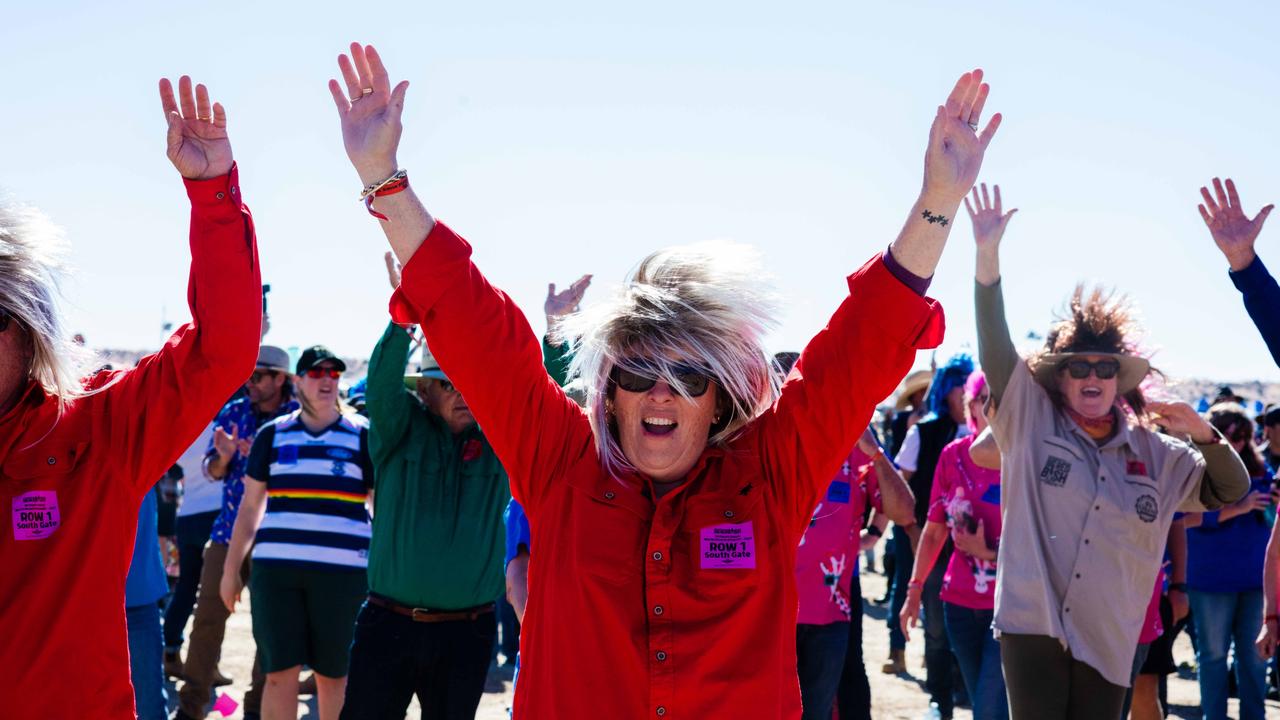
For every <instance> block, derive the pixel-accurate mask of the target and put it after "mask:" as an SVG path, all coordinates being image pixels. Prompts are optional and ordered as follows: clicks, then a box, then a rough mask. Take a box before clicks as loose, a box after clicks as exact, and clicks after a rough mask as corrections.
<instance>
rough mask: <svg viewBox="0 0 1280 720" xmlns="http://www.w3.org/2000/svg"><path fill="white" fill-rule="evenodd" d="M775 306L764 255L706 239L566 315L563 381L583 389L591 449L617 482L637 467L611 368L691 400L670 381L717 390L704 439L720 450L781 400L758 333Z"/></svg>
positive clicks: (670, 251) (644, 267)
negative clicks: (696, 377)
mask: <svg viewBox="0 0 1280 720" xmlns="http://www.w3.org/2000/svg"><path fill="white" fill-rule="evenodd" d="M776 307H777V299H776V295H775V293H774V290H773V286H772V283H771V282H770V281H769V279H768V278H767V277H766V276H765V274H764V273H763V271H762V268H761V264H760V256H759V254H758V253H757V252H756V251H755V250H754V249H753V248H750V247H748V246H745V245H740V244H736V243H731V242H726V241H710V242H703V243H698V244H694V245H686V246H677V247H670V248H666V249H663V250H659V251H657V252H655V253H653V254H652V255H650V256H648V257H647V258H645V259H644V260H643V261H642V262H641V263H640V265H639V266H638V267H637V268H636V270H635V271H634V272H633V273H632V274H631V276H630V277H629V278H628V279H627V281H626V283H625V284H624V285H623V286H622V287H621V288H619V289H618V290H617V291H616V292H615V293H614V295H613V297H612V298H610V299H609V300H607V301H605V302H602V303H599V304H596V305H594V306H592V307H589V308H587V309H586V310H584V311H583V312H581V313H577V314H575V315H572V316H569V317H567V318H565V320H564V322H563V323H561V324H560V326H559V327H558V329H557V330H556V334H557V336H558V337H559V338H560V339H562V340H567V341H569V342H571V343H572V345H573V362H572V364H571V365H570V368H569V376H570V377H572V378H577V379H578V381H579V382H581V383H582V384H583V385H584V386H585V388H586V391H587V398H586V409H587V415H588V417H589V418H590V421H591V427H592V430H593V431H594V433H595V440H596V449H597V451H598V452H599V455H600V459H601V461H602V463H603V464H604V466H605V468H606V470H607V471H608V472H610V473H611V474H613V475H614V476H615V477H617V476H619V475H621V474H622V473H625V472H628V471H630V470H633V469H634V466H633V465H632V464H631V463H630V461H628V460H627V458H626V457H625V455H624V454H623V452H622V448H621V446H620V445H619V444H618V439H617V434H616V427H615V423H614V419H613V417H612V415H611V405H612V403H611V398H612V394H613V390H614V387H613V384H612V381H611V380H610V376H611V373H612V371H613V369H614V368H615V367H616V368H620V369H625V370H628V371H631V372H635V373H638V374H640V375H643V376H646V377H655V376H656V378H657V379H660V380H662V381H664V382H666V383H667V384H668V385H669V386H670V387H671V388H672V390H673V391H674V392H676V393H678V394H680V395H681V396H682V397H684V398H685V399H686V400H692V398H691V397H690V396H689V395H688V393H687V391H686V390H685V388H684V386H683V385H682V384H681V383H679V382H676V378H675V374H676V373H677V372H681V370H682V368H685V367H692V368H697V369H698V371H699V372H703V373H706V374H707V375H708V376H710V377H711V378H712V379H713V380H714V381H715V383H716V384H717V385H718V386H719V388H720V390H721V393H722V394H721V396H720V402H722V403H723V410H724V412H723V413H722V416H721V418H720V420H719V421H718V422H716V423H714V424H713V425H712V427H711V436H710V437H709V438H708V441H709V443H710V444H711V445H717V446H723V445H724V444H726V443H728V442H729V441H730V440H732V439H733V438H734V437H735V436H737V434H738V433H739V432H740V431H741V430H742V428H743V427H745V426H746V425H747V423H749V422H750V421H751V420H753V419H754V418H756V417H757V416H759V415H760V414H761V413H763V412H764V411H765V410H767V409H768V408H769V407H770V406H772V405H773V402H774V400H776V399H777V397H778V384H779V383H778V379H777V378H776V377H775V376H774V373H772V372H771V364H770V359H769V356H768V355H767V354H766V353H765V349H764V342H763V340H764V335H765V333H766V332H767V331H768V330H769V329H770V328H772V327H774V326H775V325H776V319H775V314H776Z"/></svg>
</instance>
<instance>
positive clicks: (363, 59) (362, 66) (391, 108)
mask: <svg viewBox="0 0 1280 720" xmlns="http://www.w3.org/2000/svg"><path fill="white" fill-rule="evenodd" d="M338 69H339V70H341V71H342V83H339V82H338V81H337V80H330V81H329V94H331V95H333V102H334V105H336V106H337V107H338V118H339V119H340V120H341V122H342V144H343V146H344V147H345V148H346V150H347V157H348V158H350V160H351V164H352V165H354V166H355V168H356V172H358V173H359V174H360V179H361V181H363V182H364V183H365V184H366V185H368V184H371V183H375V182H378V181H381V180H385V179H386V178H388V177H390V176H391V175H392V174H393V173H395V172H396V169H397V168H398V167H399V165H398V164H397V162H396V150H397V149H398V148H399V146H400V135H401V134H402V133H403V132H404V125H403V124H402V123H401V120H400V116H401V115H402V114H403V113H404V96H405V93H406V92H408V90H409V81H408V80H402V81H400V83H399V84H397V85H396V86H395V89H392V87H391V80H390V76H389V75H388V73H387V68H386V67H385V66H384V65H383V64H382V58H381V56H379V55H378V51H377V50H375V49H374V47H373V46H372V45H361V44H360V43H351V56H350V57H348V56H347V55H345V54H343V55H339V56H338ZM344 87H345V90H344Z"/></svg>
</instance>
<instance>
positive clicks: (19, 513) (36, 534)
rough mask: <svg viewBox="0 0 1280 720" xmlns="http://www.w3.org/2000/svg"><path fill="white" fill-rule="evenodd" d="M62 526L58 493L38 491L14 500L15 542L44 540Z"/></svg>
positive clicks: (24, 494)
mask: <svg viewBox="0 0 1280 720" xmlns="http://www.w3.org/2000/svg"><path fill="white" fill-rule="evenodd" d="M61 524H62V517H61V516H60V515H59V514H58V493H57V492H56V491H54V490H37V491H34V492H29V493H23V494H21V495H17V496H15V497H14V498H13V539H14V540H44V539H45V538H47V537H49V536H50V535H52V534H53V533H54V531H56V530H57V529H58V526H59V525H61Z"/></svg>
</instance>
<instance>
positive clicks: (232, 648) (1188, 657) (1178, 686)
mask: <svg viewBox="0 0 1280 720" xmlns="http://www.w3.org/2000/svg"><path fill="white" fill-rule="evenodd" d="M884 588H885V578H884V576H883V575H879V574H877V573H872V572H867V571H866V569H865V567H864V569H863V573H862V592H863V595H864V596H865V597H866V598H868V600H867V602H866V603H865V608H866V610H865V613H864V615H863V618H862V621H863V638H864V640H863V655H864V657H865V658H866V663H867V676H868V677H869V678H870V680H871V698H872V700H871V709H872V717H874V718H876V719H877V720H916V719H917V718H920V717H921V716H922V715H923V713H924V711H925V708H926V706H927V705H928V703H929V698H928V695H927V694H925V692H924V689H923V683H924V667H923V658H924V641H923V633H921V632H915V633H913V634H912V641H911V643H910V645H909V647H908V649H907V666H908V672H907V673H904V674H902V675H884V674H882V673H881V672H880V664H881V663H882V662H883V660H884V659H885V658H886V657H888V647H889V634H888V630H887V629H886V627H885V622H884V618H885V614H886V612H887V611H886V609H885V608H884V607H879V606H876V605H873V604H871V602H870V599H872V598H878V597H880V596H881V595H883V594H884ZM253 650H254V644H253V634H252V630H251V628H250V618H249V611H248V607H247V606H246V605H242V606H241V609H240V610H239V611H238V612H236V613H235V615H233V616H232V617H231V621H230V623H229V624H228V627H227V638H226V643H225V645H224V647H223V657H222V670H223V672H224V673H226V674H227V675H229V676H232V677H234V678H235V684H233V685H232V686H230V687H227V688H223V690H224V691H226V692H228V694H230V695H231V697H232V698H233V699H234V700H235V701H236V702H239V701H240V700H241V699H242V697H243V695H244V692H245V690H246V689H247V686H248V680H249V668H250V666H251V665H252V662H253ZM1174 660H1175V662H1177V663H1178V664H1179V665H1180V666H1181V670H1180V672H1179V673H1178V674H1176V675H1173V676H1171V677H1170V678H1169V701H1170V706H1171V707H1170V711H1171V712H1170V716H1171V717H1178V718H1199V717H1200V708H1199V704H1200V690H1199V687H1198V686H1197V685H1196V679H1195V673H1194V670H1192V668H1193V667H1194V666H1195V653H1194V652H1193V651H1192V649H1191V643H1190V641H1189V640H1188V639H1187V637H1186V635H1185V634H1183V635H1181V636H1180V637H1179V640H1178V643H1177V645H1176V646H1175V648H1174ZM505 686H506V687H507V691H506V692H504V693H500V694H499V693H489V694H486V695H485V696H484V698H483V700H482V701H481V703H480V709H479V711H478V712H477V713H476V718H477V719H478V720H506V718H507V708H509V707H510V706H511V690H510V682H507V683H505ZM170 692H171V694H172V686H170ZM1237 707H1238V706H1237V703H1236V701H1235V700H1232V701H1231V704H1230V707H1229V709H1228V714H1229V715H1230V717H1232V718H1236V717H1238V714H1237V712H1238V710H1237ZM298 716H299V717H300V718H309V719H311V720H316V719H317V718H318V717H319V715H318V713H317V712H316V707H315V699H314V698H310V697H303V698H299V710H298ZM209 717H210V718H213V719H216V718H218V717H219V716H218V714H217V713H210V714H209ZM230 717H231V718H236V719H239V718H241V717H243V716H242V714H241V712H240V711H236V712H235V713H233V714H232V715H231V716H230ZM407 717H408V718H410V719H412V720H419V718H420V717H421V714H420V712H419V710H418V706H417V702H416V701H415V702H414V704H413V705H412V706H411V707H410V709H409V714H408V715H407ZM1267 717H1268V718H1280V703H1278V702H1276V701H1274V700H1268V701H1267ZM955 718H956V720H971V715H970V713H969V712H968V711H967V710H963V709H957V711H956V714H955Z"/></svg>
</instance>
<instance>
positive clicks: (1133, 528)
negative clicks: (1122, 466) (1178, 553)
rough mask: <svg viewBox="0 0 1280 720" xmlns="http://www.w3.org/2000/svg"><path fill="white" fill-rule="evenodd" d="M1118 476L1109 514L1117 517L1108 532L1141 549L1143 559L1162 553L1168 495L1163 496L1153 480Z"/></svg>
mask: <svg viewBox="0 0 1280 720" xmlns="http://www.w3.org/2000/svg"><path fill="white" fill-rule="evenodd" d="M1110 479H1111V478H1110V475H1108V480H1110ZM1118 480H1119V481H1118V482H1116V483H1115V487H1114V488H1112V490H1113V491H1115V492H1114V495H1112V496H1110V497H1111V498H1112V499H1113V503H1114V507H1113V512H1112V513H1109V517H1110V518H1111V519H1113V520H1114V526H1113V527H1110V528H1108V534H1109V535H1110V536H1111V537H1114V538H1116V539H1117V540H1118V541H1121V542H1123V543H1124V544H1126V545H1128V546H1130V547H1133V548H1137V549H1139V550H1141V551H1142V554H1141V556H1140V557H1142V558H1144V559H1145V558H1147V557H1150V556H1155V555H1157V554H1159V553H1160V552H1161V550H1162V549H1163V547H1164V542H1165V540H1166V538H1167V535H1168V528H1167V527H1166V524H1165V523H1164V522H1162V521H1161V518H1162V517H1163V515H1164V514H1165V508H1164V503H1165V499H1164V498H1162V497H1160V491H1159V489H1158V488H1157V487H1156V486H1155V484H1154V483H1149V482H1139V481H1135V480H1129V479H1127V478H1124V477H1121V478H1118Z"/></svg>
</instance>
